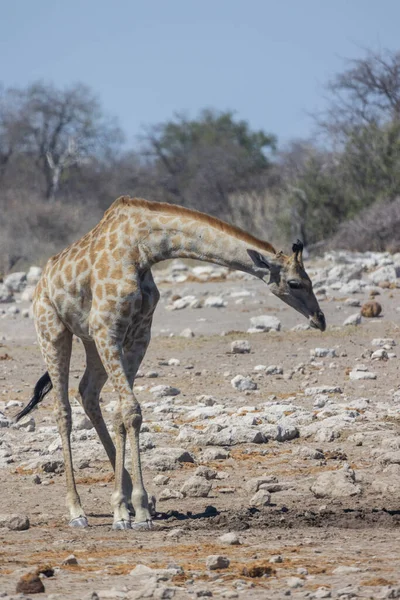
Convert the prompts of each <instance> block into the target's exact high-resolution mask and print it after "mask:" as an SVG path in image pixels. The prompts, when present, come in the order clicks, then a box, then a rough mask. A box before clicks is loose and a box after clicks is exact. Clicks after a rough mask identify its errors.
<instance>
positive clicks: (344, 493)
mask: <svg viewBox="0 0 400 600" xmlns="http://www.w3.org/2000/svg"><path fill="white" fill-rule="evenodd" d="M310 489H311V491H312V493H313V494H314V495H315V496H316V497H317V498H345V497H349V496H357V495H358V494H360V493H361V487H360V486H359V485H357V484H356V483H355V474H354V471H353V470H352V469H346V468H344V469H341V470H340V471H328V472H326V473H322V474H321V475H319V477H317V479H316V480H315V482H314V483H313V485H312V486H311V488H310Z"/></svg>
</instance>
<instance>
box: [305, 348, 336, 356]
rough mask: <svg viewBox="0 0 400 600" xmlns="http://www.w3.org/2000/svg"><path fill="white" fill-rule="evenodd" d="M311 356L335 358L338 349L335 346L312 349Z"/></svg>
mask: <svg viewBox="0 0 400 600" xmlns="http://www.w3.org/2000/svg"><path fill="white" fill-rule="evenodd" d="M310 355H311V356H316V357H318V358H324V357H326V356H327V357H328V358H335V356H337V354H336V350H335V349H334V348H314V349H312V350H310Z"/></svg>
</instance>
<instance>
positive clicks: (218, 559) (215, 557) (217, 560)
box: [206, 554, 230, 571]
mask: <svg viewBox="0 0 400 600" xmlns="http://www.w3.org/2000/svg"><path fill="white" fill-rule="evenodd" d="M229 565H230V560H229V558H228V557H227V556H221V555H220V554H211V555H210V556H207V558H206V567H207V569H209V570H210V571H215V570H216V569H227V568H228V567H229Z"/></svg>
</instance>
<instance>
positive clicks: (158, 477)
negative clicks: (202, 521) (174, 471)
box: [153, 473, 170, 485]
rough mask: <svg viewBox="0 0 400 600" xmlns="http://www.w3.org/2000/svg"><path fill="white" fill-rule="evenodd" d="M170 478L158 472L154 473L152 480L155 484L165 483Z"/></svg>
mask: <svg viewBox="0 0 400 600" xmlns="http://www.w3.org/2000/svg"><path fill="white" fill-rule="evenodd" d="M169 480H170V478H169V477H168V475H162V474H161V473H160V475H156V476H155V477H154V479H153V482H154V483H155V484H156V485H167V483H168V482H169Z"/></svg>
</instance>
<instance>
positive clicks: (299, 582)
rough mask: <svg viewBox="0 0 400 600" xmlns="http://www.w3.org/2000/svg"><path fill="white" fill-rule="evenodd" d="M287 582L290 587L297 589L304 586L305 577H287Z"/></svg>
mask: <svg viewBox="0 0 400 600" xmlns="http://www.w3.org/2000/svg"><path fill="white" fill-rule="evenodd" d="M286 583H287V585H288V586H289V587H290V588H292V589H296V588H300V587H303V585H304V579H300V577H288V578H287V579H286Z"/></svg>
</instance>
